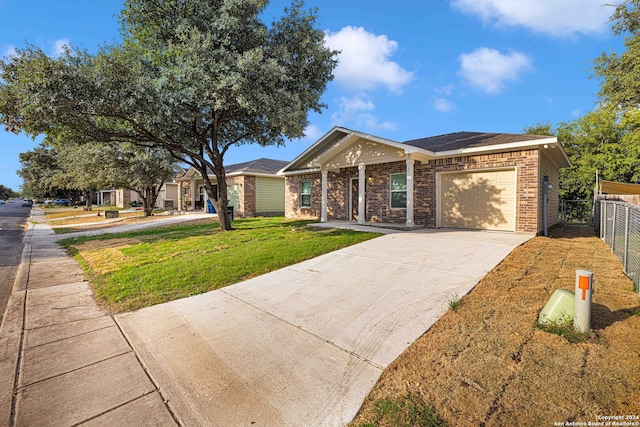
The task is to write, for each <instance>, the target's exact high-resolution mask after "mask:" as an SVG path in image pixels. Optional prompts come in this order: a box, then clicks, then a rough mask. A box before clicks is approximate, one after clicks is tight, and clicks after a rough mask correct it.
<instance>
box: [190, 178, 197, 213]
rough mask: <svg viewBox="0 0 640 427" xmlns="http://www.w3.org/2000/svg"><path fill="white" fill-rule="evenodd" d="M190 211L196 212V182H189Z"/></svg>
mask: <svg viewBox="0 0 640 427" xmlns="http://www.w3.org/2000/svg"><path fill="white" fill-rule="evenodd" d="M191 210H192V211H195V210H196V180H195V179H192V180H191Z"/></svg>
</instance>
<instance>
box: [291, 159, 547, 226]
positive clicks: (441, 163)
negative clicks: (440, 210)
mask: <svg viewBox="0 0 640 427" xmlns="http://www.w3.org/2000/svg"><path fill="white" fill-rule="evenodd" d="M538 155H539V152H538V150H537V149H531V150H519V151H511V152H505V153H495V154H485V155H475V156H460V157H451V158H446V159H437V160H431V161H428V162H426V163H419V162H416V164H415V168H414V223H415V224H416V225H422V226H425V227H435V226H436V212H437V211H436V209H437V207H436V173H438V172H453V171H474V170H481V169H492V168H506V167H516V168H517V184H516V230H517V231H523V232H536V231H538V230H537V226H538V202H539V193H538V180H539V176H538ZM405 171H406V163H405V161H399V162H392V163H384V164H376V165H367V167H366V172H365V176H366V178H365V180H366V187H367V199H366V220H367V221H369V222H388V223H396V224H404V223H405V221H406V209H392V208H391V203H390V175H391V174H393V173H403V172H405ZM357 177H358V168H357V167H351V168H343V169H341V170H340V171H337V172H329V173H328V188H327V220H348V219H349V197H350V183H351V178H357ZM302 181H310V182H311V207H309V208H302V207H300V183H301V182H302ZM285 194H286V199H285V215H286V216H287V218H314V219H320V214H321V206H322V200H321V198H322V188H321V175H320V173H319V172H318V173H314V174H306V175H298V176H289V177H287V179H286V185H285Z"/></svg>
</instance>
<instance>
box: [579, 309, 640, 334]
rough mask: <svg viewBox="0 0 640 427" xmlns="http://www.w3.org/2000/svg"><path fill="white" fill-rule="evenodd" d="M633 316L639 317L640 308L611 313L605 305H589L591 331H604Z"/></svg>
mask: <svg viewBox="0 0 640 427" xmlns="http://www.w3.org/2000/svg"><path fill="white" fill-rule="evenodd" d="M634 315H636V316H638V315H640V306H638V307H634V308H624V309H622V310H616V311H611V310H610V309H609V307H607V306H606V305H602V304H597V303H593V304H592V305H591V329H606V328H608V327H609V326H611V325H613V324H615V323H617V322H621V321H623V320H626V319H628V318H629V317H630V316H634Z"/></svg>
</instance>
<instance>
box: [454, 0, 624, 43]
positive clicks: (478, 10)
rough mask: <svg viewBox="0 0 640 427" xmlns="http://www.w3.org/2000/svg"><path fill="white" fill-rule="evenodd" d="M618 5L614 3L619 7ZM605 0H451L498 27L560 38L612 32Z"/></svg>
mask: <svg viewBox="0 0 640 427" xmlns="http://www.w3.org/2000/svg"><path fill="white" fill-rule="evenodd" d="M619 2H620V1H619V0H618V1H614V2H613V3H619ZM605 3H610V2H605V1H602V0H451V5H452V6H454V7H456V8H458V9H460V10H461V11H463V12H465V13H469V14H474V15H478V16H480V18H481V19H482V20H483V21H484V22H486V23H492V24H494V25H495V26H497V27H509V26H520V27H525V28H528V29H529V30H531V31H534V32H537V33H545V34H550V35H552V36H556V37H563V36H571V35H574V34H576V33H582V34H598V33H602V32H604V31H605V30H607V29H608V21H609V16H611V14H612V13H613V7H611V6H607V5H605Z"/></svg>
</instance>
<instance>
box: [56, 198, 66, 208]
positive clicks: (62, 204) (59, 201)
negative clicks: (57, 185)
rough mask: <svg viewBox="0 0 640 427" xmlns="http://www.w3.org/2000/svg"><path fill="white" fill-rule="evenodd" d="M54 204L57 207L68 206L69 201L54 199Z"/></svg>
mask: <svg viewBox="0 0 640 427" xmlns="http://www.w3.org/2000/svg"><path fill="white" fill-rule="evenodd" d="M54 203H55V204H56V205H58V206H68V205H69V199H55V200H54Z"/></svg>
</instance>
